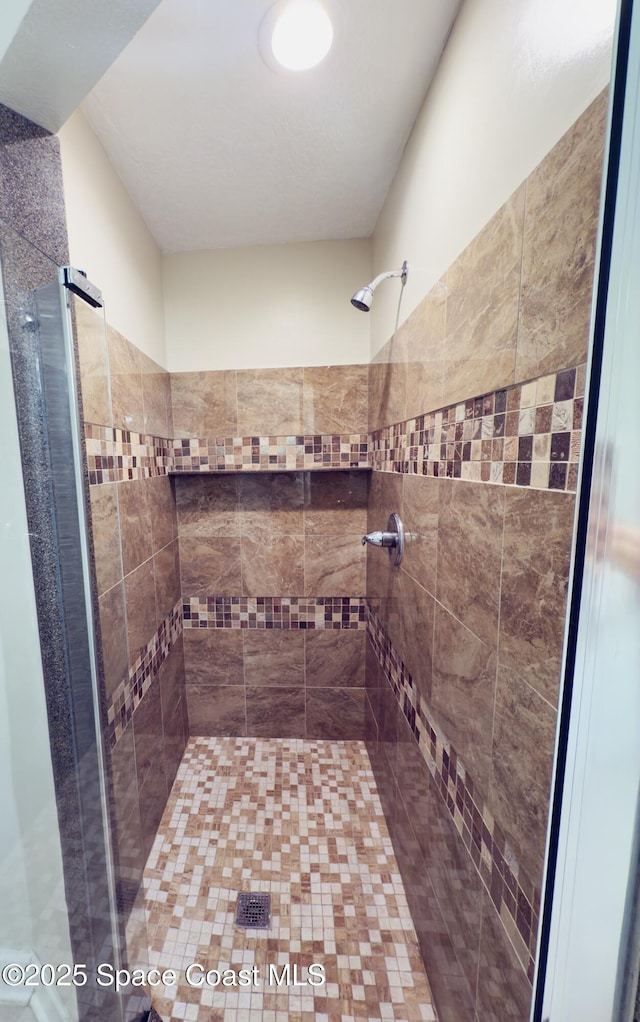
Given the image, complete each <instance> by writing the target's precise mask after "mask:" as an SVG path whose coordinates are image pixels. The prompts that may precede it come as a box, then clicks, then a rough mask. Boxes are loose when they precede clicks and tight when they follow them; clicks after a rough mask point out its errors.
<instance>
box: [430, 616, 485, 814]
mask: <svg viewBox="0 0 640 1022" xmlns="http://www.w3.org/2000/svg"><path fill="white" fill-rule="evenodd" d="M495 689H496V651H495V647H494V648H491V647H489V646H486V645H485V644H484V643H483V642H482V641H481V640H480V639H478V638H477V636H475V635H474V634H473V633H472V632H469V631H468V630H467V629H466V628H465V627H464V625H462V624H460V622H459V621H458V620H456V618H454V617H453V616H452V615H451V614H449V612H448V611H446V610H445V609H444V607H441V606H440V605H439V604H436V610H435V640H434V652H433V683H432V688H431V706H432V709H433V711H434V713H435V714H436V717H437V719H438V721H439V723H440V725H441V727H442V730H443V732H444V734H445V735H446V736H447V738H448V739H449V740H450V741H451V744H452V745H453V746H454V748H455V749H456V752H457V753H458V755H459V756H460V758H461V760H462V761H463V763H464V764H465V766H466V768H467V769H468V771H469V773H470V775H471V777H472V778H473V784H474V790H476V789H479V790H480V791H481V792H482V793H483V795H485V796H486V794H487V790H488V785H489V776H490V772H491V737H492V732H493V708H494V700H495Z"/></svg>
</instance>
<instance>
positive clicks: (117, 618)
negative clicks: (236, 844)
mask: <svg viewBox="0 0 640 1022" xmlns="http://www.w3.org/2000/svg"><path fill="white" fill-rule="evenodd" d="M98 609H99V614H100V637H101V643H100V646H101V651H102V662H103V668H104V682H105V689H106V694H107V700H109V699H110V698H111V696H112V695H113V693H114V692H115V690H116V689H117V687H118V685H119V684H120V682H121V681H122V680H123V679H124V678H126V677H127V675H128V670H129V659H130V658H129V654H128V649H127V618H126V612H125V599H124V583H123V582H119V583H118V585H115V586H114V587H113V589H110V590H109V591H108V592H106V593H104V594H103V595H102V596H101V597H100V599H99V601H98Z"/></svg>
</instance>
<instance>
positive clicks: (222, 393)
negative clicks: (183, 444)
mask: <svg viewBox="0 0 640 1022" xmlns="http://www.w3.org/2000/svg"><path fill="white" fill-rule="evenodd" d="M171 404H172V411H173V435H174V436H176V437H225V436H237V434H238V404H237V399H236V373H235V370H221V371H218V372H207V373H171Z"/></svg>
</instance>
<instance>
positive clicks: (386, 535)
mask: <svg viewBox="0 0 640 1022" xmlns="http://www.w3.org/2000/svg"><path fill="white" fill-rule="evenodd" d="M365 543H371V544H372V546H397V544H398V533H397V532H370V533H368V534H367V535H366V536H363V537H362V545H363V546H364V545H365Z"/></svg>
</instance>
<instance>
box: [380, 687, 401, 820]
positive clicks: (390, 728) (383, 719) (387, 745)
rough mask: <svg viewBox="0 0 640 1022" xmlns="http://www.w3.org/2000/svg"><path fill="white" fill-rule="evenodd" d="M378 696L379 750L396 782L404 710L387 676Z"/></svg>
mask: <svg viewBox="0 0 640 1022" xmlns="http://www.w3.org/2000/svg"><path fill="white" fill-rule="evenodd" d="M378 696H379V698H378V751H379V752H380V754H381V755H382V756H384V758H385V760H386V764H387V772H388V773H389V774H390V776H391V777H392V778H393V779H394V784H395V781H396V780H397V777H398V734H399V729H400V725H401V721H402V710H401V709H400V706H399V705H398V700H397V698H396V695H395V692H394V691H393V689H392V688H391V685H390V684H389V682H388V681H387V679H386V678H385V677H383V678H382V680H381V684H380V690H379V693H378ZM385 815H386V814H385Z"/></svg>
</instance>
